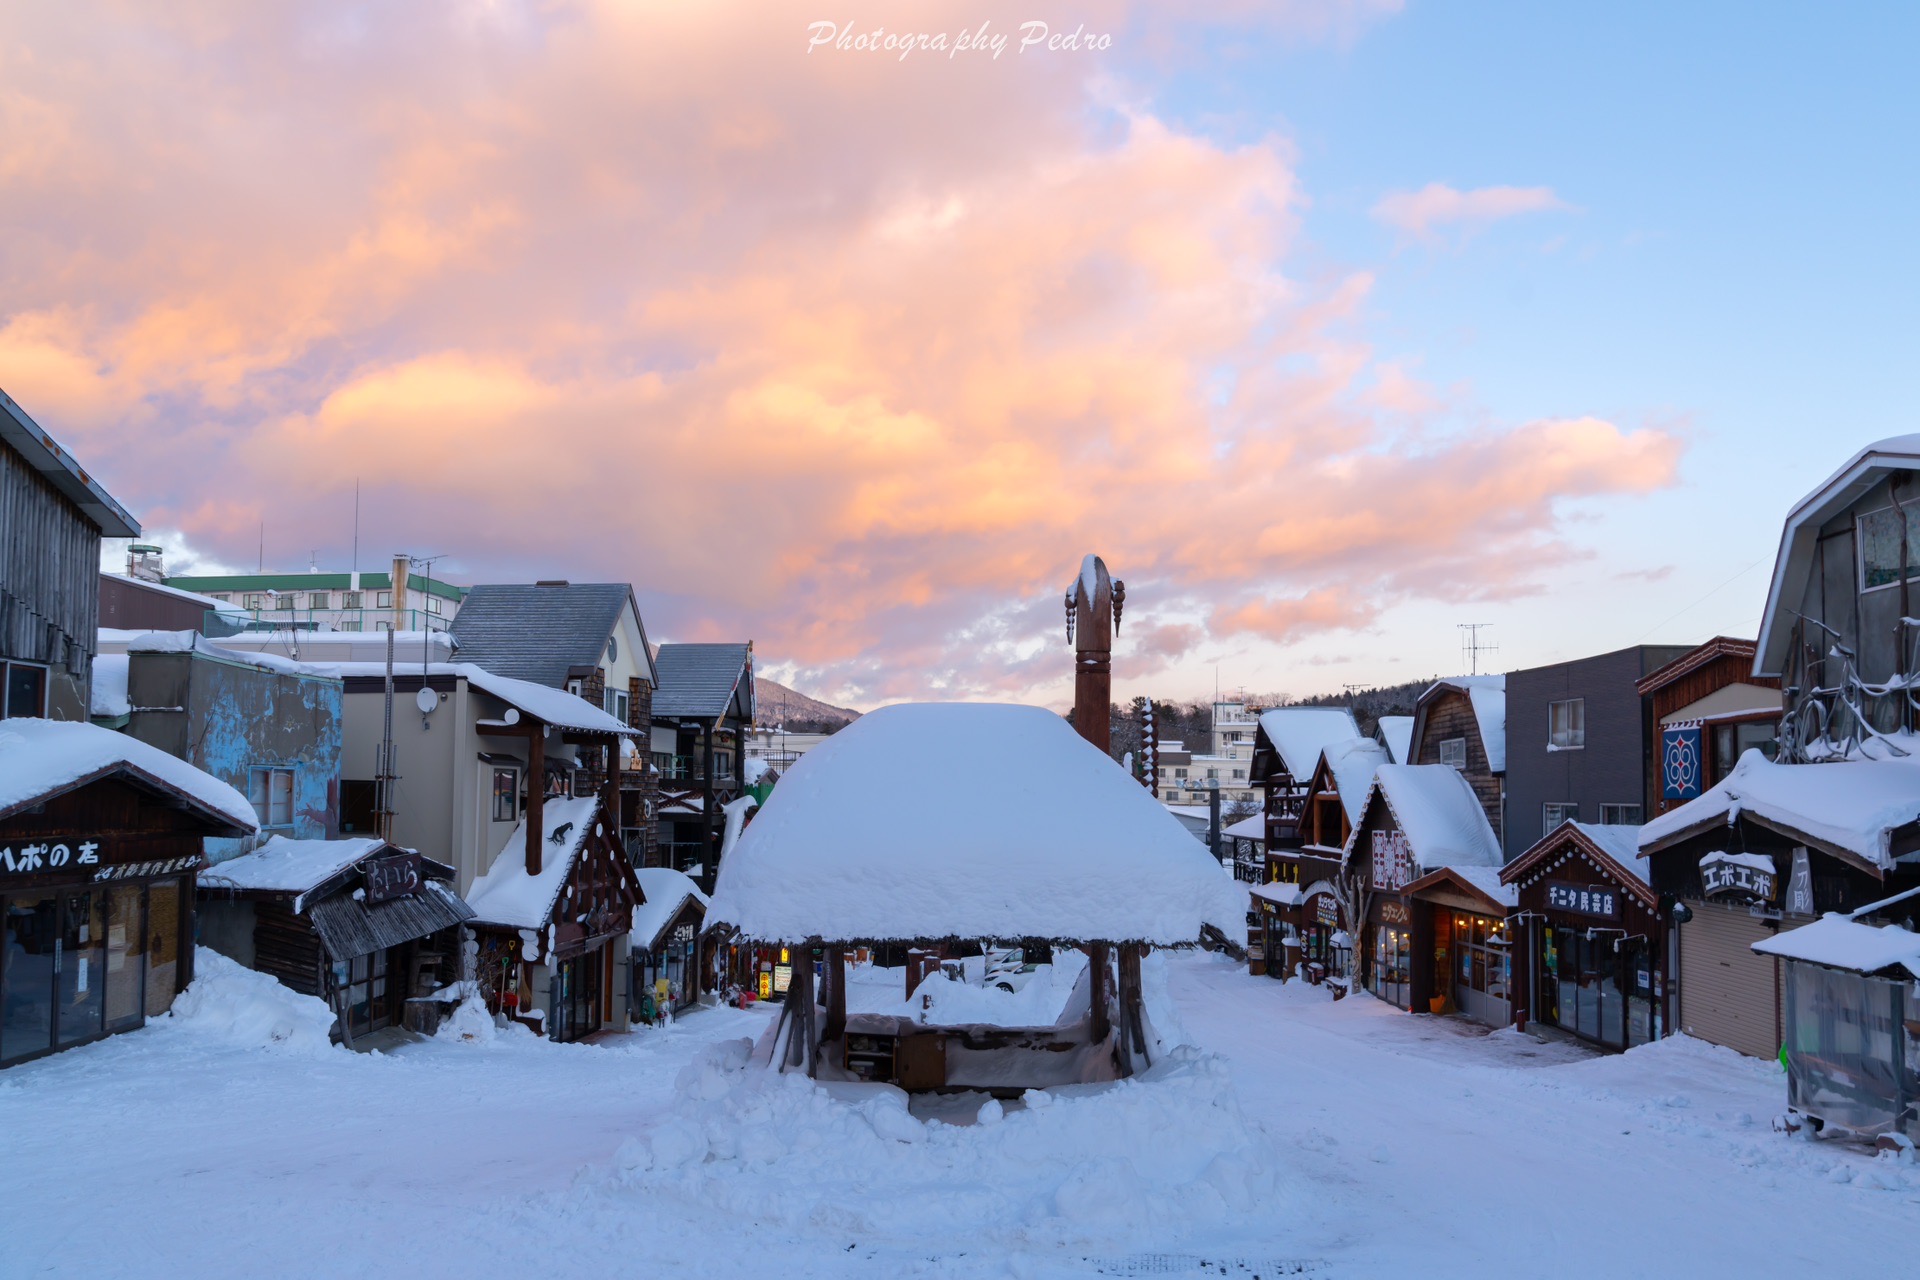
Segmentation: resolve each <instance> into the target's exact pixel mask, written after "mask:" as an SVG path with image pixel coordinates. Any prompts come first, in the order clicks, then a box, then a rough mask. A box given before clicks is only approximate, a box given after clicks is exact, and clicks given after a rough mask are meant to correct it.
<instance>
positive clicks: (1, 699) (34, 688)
mask: <svg viewBox="0 0 1920 1280" xmlns="http://www.w3.org/2000/svg"><path fill="white" fill-rule="evenodd" d="M0 671H3V672H4V674H5V681H4V682H3V683H0V720H5V719H13V718H18V717H29V718H31V717H37V716H44V715H46V714H47V669H46V668H45V667H42V666H38V665H36V664H34V663H31V662H0Z"/></svg>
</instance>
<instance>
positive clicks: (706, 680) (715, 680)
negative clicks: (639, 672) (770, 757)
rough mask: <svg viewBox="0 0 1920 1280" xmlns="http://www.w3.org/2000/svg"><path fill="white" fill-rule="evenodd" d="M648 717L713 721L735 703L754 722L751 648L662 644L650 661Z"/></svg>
mask: <svg viewBox="0 0 1920 1280" xmlns="http://www.w3.org/2000/svg"><path fill="white" fill-rule="evenodd" d="M654 664H655V666H656V667H657V668H658V669H659V672H660V683H659V684H657V685H656V686H654V695H653V714H654V715H655V716H669V717H673V718H676V719H683V720H718V719H720V718H721V717H722V716H724V715H726V714H727V711H728V709H729V707H731V706H732V705H733V703H734V700H735V699H736V698H739V699H740V700H741V702H740V713H741V714H742V715H743V716H745V717H746V718H747V719H748V720H749V721H750V720H752V719H753V644H752V642H751V641H749V642H747V643H744V644H663V645H661V646H660V652H659V654H658V655H657V656H656V657H655V659H654Z"/></svg>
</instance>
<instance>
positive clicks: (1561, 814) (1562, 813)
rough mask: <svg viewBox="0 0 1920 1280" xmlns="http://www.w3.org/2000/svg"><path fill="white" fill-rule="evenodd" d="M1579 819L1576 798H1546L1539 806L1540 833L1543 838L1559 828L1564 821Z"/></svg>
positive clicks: (1578, 805) (1578, 807)
mask: <svg viewBox="0 0 1920 1280" xmlns="http://www.w3.org/2000/svg"><path fill="white" fill-rule="evenodd" d="M1578 821H1580V802H1579V801H1578V800H1548V801H1546V802H1545V803H1544V804H1542V805H1541V806H1540V835H1541V838H1542V839H1544V838H1546V837H1547V836H1550V835H1552V834H1553V833H1554V832H1556V831H1558V830H1559V829H1560V824H1561V823H1564V822H1578Z"/></svg>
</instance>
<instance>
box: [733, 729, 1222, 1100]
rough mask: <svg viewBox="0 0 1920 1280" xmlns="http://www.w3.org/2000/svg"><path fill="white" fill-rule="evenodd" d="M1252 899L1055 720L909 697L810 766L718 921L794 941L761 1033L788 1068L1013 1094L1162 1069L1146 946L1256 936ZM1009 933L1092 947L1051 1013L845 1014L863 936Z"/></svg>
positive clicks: (789, 783) (755, 827)
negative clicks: (1147, 997)
mask: <svg viewBox="0 0 1920 1280" xmlns="http://www.w3.org/2000/svg"><path fill="white" fill-rule="evenodd" d="M929 779H933V780H936V781H935V782H934V783H932V784H930V783H929V781H928V780H929ZM1246 909H1247V904H1246V889H1245V888H1244V887H1243V886H1241V885H1238V884H1236V883H1235V882H1234V880H1233V879H1232V878H1231V877H1230V876H1229V875H1227V874H1226V873H1224V872H1223V871H1222V870H1221V868H1220V866H1219V864H1218V863H1217V862H1215V861H1214V859H1213V858H1211V857H1210V856H1209V855H1208V853H1207V851H1206V849H1205V848H1204V847H1202V846H1201V845H1199V844H1198V843H1197V842H1195V841H1194V839H1193V838H1192V837H1191V836H1189V835H1188V834H1187V833H1186V832H1185V830H1184V829H1182V828H1181V826H1180V824H1179V823H1178V822H1177V821H1175V820H1174V819H1173V818H1172V817H1171V816H1170V815H1168V814H1167V813H1166V811H1165V809H1164V808H1163V806H1161V805H1160V804H1159V803H1158V802H1157V801H1155V800H1154V799H1153V797H1152V796H1151V795H1150V794H1149V793H1147V792H1146V791H1144V790H1143V789H1142V788H1141V787H1140V786H1139V784H1138V783H1136V782H1135V781H1134V780H1133V779H1131V778H1130V777H1129V776H1128V775H1127V773H1126V772H1125V771H1124V770H1123V769H1121V768H1120V767H1119V766H1118V765H1116V764H1115V763H1114V761H1113V760H1112V759H1111V758H1110V757H1109V756H1107V755H1106V754H1105V753H1103V752H1101V751H1100V750H1099V749H1098V748H1096V747H1094V746H1092V745H1090V744H1088V743H1087V742H1085V741H1084V740H1082V739H1081V738H1080V737H1078V736H1077V735H1076V734H1075V733H1074V731H1073V729H1072V727H1071V726H1069V725H1068V724H1067V722H1066V721H1064V720H1062V719H1061V718H1060V717H1059V716H1057V715H1054V714H1053V713H1051V712H1048V711H1045V710H1042V709H1040V708H1037V707H1021V706H1006V705H982V704H920V705H911V704H909V705H901V706H893V707H886V708H883V709H881V710H879V711H876V712H873V713H871V714H870V715H867V716H863V717H862V718H861V719H859V720H858V721H855V722H854V723H853V724H852V725H849V726H848V727H847V728H845V729H843V730H841V731H840V732H839V733H837V734H835V735H834V736H833V737H832V738H830V739H829V740H828V741H827V742H825V743H824V744H822V745H821V746H820V747H818V748H816V749H815V750H813V751H811V752H809V753H808V754H807V755H806V757H805V758H804V759H802V760H801V761H800V762H799V763H798V764H796V765H795V766H794V768H793V770H792V771H791V772H790V773H788V775H787V776H786V777H785V778H784V779H783V780H782V781H781V783H780V786H779V787H778V788H776V789H775V790H774V792H773V794H772V796H771V797H769V798H768V801H767V804H766V806H765V808H764V809H762V810H761V812H760V814H759V816H758V817H757V818H756V819H755V820H754V822H753V824H752V825H751V826H749V827H748V828H747V830H746V832H745V834H743V835H742V836H741V838H740V842H739V844H738V845H737V846H736V848H735V849H734V851H733V853H732V854H731V855H730V857H729V859H728V860H727V861H726V862H724V863H723V864H722V865H721V871H720V879H719V883H718V885H717V887H716V891H715V893H714V896H713V901H712V903H711V905H710V906H709V908H708V913H707V920H708V923H709V927H710V928H731V929H734V930H737V931H738V932H739V934H740V935H741V936H742V937H744V938H747V939H751V940H754V941H756V942H760V943H765V944H769V945H774V946H778V947H782V948H786V949H788V950H789V951H790V952H791V953H792V970H791V975H792V976H791V981H790V983H789V985H788V987H787V992H786V1006H785V1011H784V1012H783V1014H782V1017H781V1020H780V1023H779V1025H778V1027H777V1028H776V1030H775V1031H774V1032H773V1033H772V1034H771V1035H770V1037H769V1038H768V1040H767V1041H766V1042H764V1044H763V1046H762V1051H763V1053H764V1055H765V1057H764V1061H766V1062H768V1063H769V1064H770V1065H772V1066H774V1067H776V1068H777V1069H780V1070H787V1069H795V1070H803V1071H805V1072H806V1073H807V1074H809V1075H826V1076H829V1077H834V1078H842V1079H849V1078H860V1079H874V1080H887V1081H891V1082H893V1083H897V1084H899V1085H901V1086H902V1087H904V1088H908V1089H940V1088H995V1089H1015V1090H1017V1089H1022V1088H1028V1087H1039V1086H1046V1085H1053V1084H1066V1083H1073V1082H1079V1081H1093V1080H1111V1079H1115V1078H1118V1077H1121V1076H1124V1075H1128V1074H1131V1073H1132V1072H1133V1071H1135V1070H1136V1069H1137V1068H1138V1067H1140V1066H1142V1065H1145V1064H1146V1063H1148V1062H1149V1061H1150V1058H1151V1053H1152V1048H1151V1039H1150V1037H1149V1035H1148V1029H1147V1025H1146V1024H1147V1019H1146V1016H1145V1012H1144V1009H1143V1001H1142V989H1141V965H1140V961H1141V958H1142V956H1143V954H1144V953H1145V952H1146V950H1147V949H1149V948H1152V947H1166V946H1182V945H1189V944H1192V943H1195V942H1198V941H1200V940H1201V937H1202V934H1203V933H1207V934H1209V935H1211V936H1214V937H1217V938H1219V939H1221V940H1222V941H1225V942H1230V943H1231V944H1233V945H1235V946H1238V945H1241V944H1242V943H1243V942H1244V936H1245V934H1244V931H1245V927H1246V923H1245V918H1246ZM996 941H1003V942H1008V943H1013V944H1016V945H1027V944H1032V943H1036V942H1040V943H1046V944H1049V945H1051V946H1052V947H1054V948H1062V947H1072V948H1080V949H1082V950H1084V951H1085V952H1086V953H1087V955H1088V958H1089V964H1088V967H1087V971H1086V974H1085V976H1084V978H1083V979H1082V983H1081V986H1080V987H1078V988H1076V989H1075V991H1074V993H1073V995H1072V997H1071V998H1069V999H1068V1000H1067V1002H1066V1009H1065V1012H1064V1013H1062V1015H1061V1016H1060V1018H1059V1020H1058V1021H1057V1022H1055V1023H1054V1024H1053V1025H1049V1026H1005V1025H999V1024H987V1023H975V1024H969V1025H948V1026H938V1025H929V1024H927V1023H923V1022H921V1021H920V1020H919V1019H918V1018H916V1017H913V1016H904V1015H900V1016H896V1015H876V1014H864V1015H861V1014H851V1015H850V1014H849V1012H848V1009H847V998H846V992H847V983H846V957H847V951H848V949H849V948H855V947H861V946H887V947H895V948H906V949H908V950H909V951H910V952H913V951H917V952H920V953H922V955H923V956H924V955H926V954H928V953H937V952H938V951H939V950H941V949H942V948H945V947H949V946H952V945H954V944H956V943H959V942H965V943H968V944H975V945H977V944H981V943H989V942H996ZM816 979H818V981H817V980H816ZM931 981H934V982H940V981H944V979H942V978H940V977H938V976H935V977H934V978H932V979H931Z"/></svg>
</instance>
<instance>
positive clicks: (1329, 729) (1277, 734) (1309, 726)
mask: <svg viewBox="0 0 1920 1280" xmlns="http://www.w3.org/2000/svg"><path fill="white" fill-rule="evenodd" d="M1260 731H1261V732H1262V733H1264V734H1266V735H1267V741H1268V742H1271V743H1272V744H1273V749H1274V750H1275V751H1277V752H1279V754H1280V763H1281V764H1283V765H1285V766H1286V770H1287V772H1288V773H1289V774H1291V775H1292V776H1293V777H1295V778H1299V779H1300V780H1301V781H1302V782H1304V781H1305V780H1306V779H1308V778H1310V777H1312V776H1313V767H1314V766H1315V765H1316V764H1318V763H1320V753H1321V752H1322V751H1325V750H1326V749H1327V747H1328V745H1329V744H1331V743H1335V742H1343V741H1345V740H1346V739H1348V738H1357V737H1359V736H1360V726H1359V725H1358V724H1356V723H1354V719H1353V713H1352V712H1351V711H1349V710H1347V709H1346V708H1345V707H1275V708H1274V709H1273V710H1271V711H1262V712H1261V713H1260Z"/></svg>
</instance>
